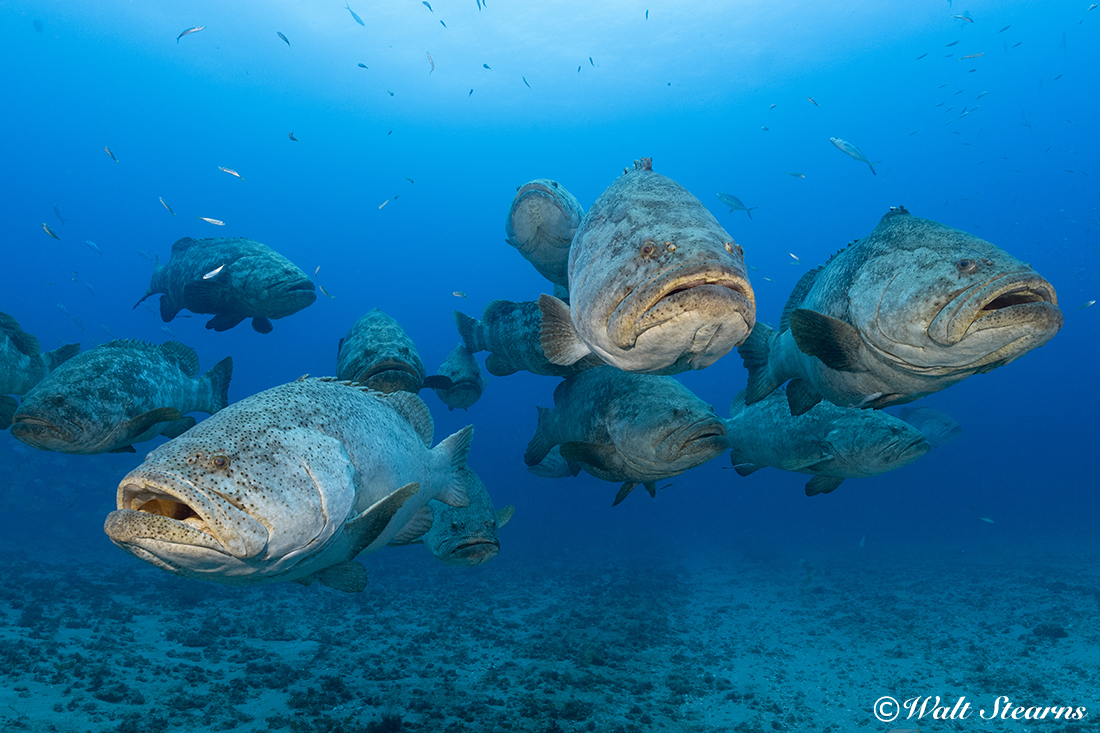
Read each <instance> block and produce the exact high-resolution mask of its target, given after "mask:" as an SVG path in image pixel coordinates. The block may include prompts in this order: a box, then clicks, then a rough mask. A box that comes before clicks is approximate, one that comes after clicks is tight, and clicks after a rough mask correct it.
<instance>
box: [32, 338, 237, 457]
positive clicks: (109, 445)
mask: <svg viewBox="0 0 1100 733" xmlns="http://www.w3.org/2000/svg"><path fill="white" fill-rule="evenodd" d="M232 371H233V360H232V358H231V357H226V358H225V359H223V360H222V361H221V362H219V363H218V364H216V365H215V366H214V367H213V368H212V369H211V370H210V371H209V372H207V373H206V374H204V375H203V376H201V377H199V376H198V373H199V360H198V356H196V355H195V352H194V351H193V350H192V349H190V348H188V347H187V346H184V345H183V344H181V343H179V342H176V341H168V342H166V343H164V344H161V345H159V346H158V345H156V344H150V343H147V342H144V341H124V340H115V341H111V342H109V343H106V344H104V345H102V346H99V347H97V348H95V349H92V350H91V351H85V352H84V353H82V354H78V355H77V356H75V357H73V358H72V359H69V360H68V361H66V362H65V363H64V364H62V365H61V366H59V367H58V368H57V369H54V370H53V371H52V372H50V374H49V375H48V376H47V377H46V378H45V379H43V380H42V381H41V382H39V383H38V384H37V385H36V386H35V387H34V389H32V390H31V391H30V392H28V393H27V394H26V396H25V397H24V398H23V403H22V404H21V405H20V407H19V411H18V412H17V413H16V414H15V417H14V419H13V422H12V427H11V434H12V436H13V437H15V438H17V439H19V440H21V441H23V442H24V443H26V444H27V445H31V446H34V447H35V448H38V449H40V450H51V451H58V452H60V453H72V454H79V455H91V454H96V453H109V452H133V450H134V448H133V444H134V443H140V442H143V441H146V440H152V439H153V438H154V437H156V436H157V435H167V436H168V437H175V436H176V435H179V434H180V433H182V432H183V431H184V430H187V429H188V428H189V427H191V426H193V425H194V424H195V419H194V418H193V417H184V415H186V414H187V413H189V412H205V413H207V414H212V413H215V412H217V411H218V410H220V409H222V408H223V407H225V406H226V405H227V404H228V399H227V395H226V391H227V389H228V387H229V379H230V376H231V375H232Z"/></svg>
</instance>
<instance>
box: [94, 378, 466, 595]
mask: <svg viewBox="0 0 1100 733" xmlns="http://www.w3.org/2000/svg"><path fill="white" fill-rule="evenodd" d="M433 429H434V428H433V424H432V417H431V414H430V413H429V412H428V408H427V406H425V405H424V401H423V400H421V399H420V398H419V397H417V396H416V395H413V394H409V393H407V392H394V393H392V394H383V393H381V392H374V391H372V390H370V389H368V388H366V387H362V386H360V385H353V384H350V383H348V382H340V381H336V380H333V379H329V378H322V379H305V378H303V379H299V380H298V381H296V382H291V383H289V384H284V385H281V386H279V387H274V388H272V389H269V390H267V391H265V392H260V393H259V394H255V395H252V396H251V397H247V398H245V399H243V400H241V401H240V402H236V403H234V404H232V405H230V406H229V407H227V408H226V409H224V410H222V411H221V412H219V413H218V414H216V415H214V416H213V417H211V418H209V419H206V420H203V421H202V422H201V423H199V424H198V425H197V426H195V427H194V428H193V429H192V430H189V431H187V432H186V433H184V434H183V435H181V436H180V437H178V438H176V439H175V440H173V441H170V442H168V443H165V444H164V445H162V446H160V447H158V448H157V449H155V450H154V451H153V452H152V453H150V454H149V456H148V457H147V458H146V459H145V462H144V463H142V464H141V465H140V466H138V467H137V468H136V469H134V470H133V471H131V472H130V473H128V474H127V475H126V476H125V477H124V478H123V479H122V482H121V483H120V484H119V487H118V493H117V499H116V501H117V506H118V509H117V510H116V511H114V512H111V514H110V515H109V516H108V517H107V520H106V522H105V523H104V527H103V528H104V531H105V532H106V533H107V535H108V536H109V537H110V538H111V541H112V542H114V543H115V544H116V545H118V546H119V547H121V548H123V549H124V550H126V551H127V552H129V553H131V554H132V555H134V556H135V557H137V558H139V559H141V560H144V561H146V562H148V563H151V564H153V565H155V566H156V567H159V568H161V569H163V570H166V571H168V572H171V573H175V574H177V575H182V576H185V577H189V578H198V579H202V580H209V581H213V582H216V583H222V584H225V585H255V584H260V583H274V582H279V581H287V580H292V581H296V582H298V583H301V584H303V585H309V584H310V583H312V582H314V581H317V582H320V583H322V584H323V585H328V586H330V587H333V588H336V589H338V590H342V591H346V592H358V591H362V590H363V589H364V588H366V584H367V576H366V570H365V569H364V568H363V566H362V565H361V564H360V563H358V562H356V561H354V559H353V558H355V557H356V556H357V555H361V554H369V553H372V552H375V551H376V550H379V549H382V548H383V547H385V546H386V545H387V544H388V543H390V542H394V543H397V544H407V543H409V542H412V541H414V540H416V539H417V538H418V537H419V536H421V535H422V534H423V527H424V524H425V521H426V520H427V519H429V518H430V517H431V510H430V509H428V507H427V504H428V502H430V501H432V500H433V499H438V500H439V501H442V502H443V503H445V504H450V505H451V506H456V507H457V506H466V505H467V503H468V501H467V499H466V494H465V483H464V481H463V479H462V478H461V477H460V476H459V473H460V471H461V470H462V469H463V468H465V466H466V455H467V453H468V452H469V450H470V440H471V438H472V437H473V426H468V427H465V428H463V429H462V430H460V431H458V432H457V433H455V434H454V435H452V436H450V437H449V438H447V439H446V440H444V441H443V442H441V443H440V444H439V445H437V446H436V447H435V448H429V445H430V444H431V440H432V432H433Z"/></svg>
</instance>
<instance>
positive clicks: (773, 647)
mask: <svg viewBox="0 0 1100 733" xmlns="http://www.w3.org/2000/svg"><path fill="white" fill-rule="evenodd" d="M406 550H409V548H401V549H400V550H393V551H390V550H387V551H386V553H385V554H386V555H387V558H386V559H387V561H386V562H385V563H381V562H378V563H375V562H372V561H373V560H374V558H373V557H372V558H368V559H367V563H366V564H367V566H368V569H369V570H370V573H371V584H370V587H369V588H368V589H367V591H366V592H364V593H361V594H356V595H345V594H342V593H339V592H336V591H333V590H331V589H328V588H324V587H321V586H318V585H313V586H310V587H308V588H307V587H302V586H299V585H297V584H279V585H269V586H261V587H253V588H226V587H221V586H217V585H212V584H207V583H201V582H197V581H189V580H183V579H180V578H175V577H172V576H170V575H168V574H166V573H162V572H160V571H157V570H155V569H152V568H149V567H146V566H144V565H142V564H140V563H138V562H137V561H133V560H130V559H128V558H125V559H123V560H120V561H119V562H118V563H99V564H90V563H89V564H75V565H73V564H70V565H64V564H50V563H46V562H41V561H38V560H35V559H32V558H29V557H27V556H26V555H22V554H19V553H8V554H4V555H0V573H2V575H0V680H2V684H0V730H3V731H19V730H26V731H65V732H66V733H67V732H69V731H72V732H74V733H76V732H92V731H133V732H144V731H226V730H233V731H271V730H274V731H280V730H282V731H347V732H349V733H350V732H360V731H375V732H381V731H397V730H403V731H456V732H457V731H736V732H739V733H740V732H745V733H759V732H762V731H822V732H830V731H837V732H840V731H856V730H867V731H887V730H906V729H910V730H916V729H920V730H921V731H925V730H927V731H937V730H956V731H967V730H980V731H986V730H989V731H1018V730H1019V731H1022V730H1041V731H1044V733H1047V732H1050V733H1078V732H1080V733H1088V732H1092V731H1100V722H1098V721H1100V619H1098V616H1100V614H1098V608H1100V564H1098V563H1097V562H1096V561H1095V559H1092V560H1085V559H1082V558H1081V557H1080V556H1074V555H1072V554H1065V555H1062V556H1058V557H1055V556H1052V557H1047V558H1043V559H1038V558H1035V557H1030V558H1028V560H1027V562H1021V561H1020V558H1012V559H1008V558H988V559H986V560H984V561H982V560H978V559H975V558H966V559H963V558H944V559H941V560H938V561H937V560H921V561H917V560H915V559H913V558H906V559H895V560H890V559H885V560H884V559H877V560H875V561H874V562H871V561H869V560H868V559H866V556H862V555H859V554H854V553H853V554H852V555H851V556H849V557H847V558H846V559H840V560H830V561H828V562H823V561H816V562H815V561H813V560H810V561H807V560H798V559H790V558H782V557H767V556H758V557H749V556H746V555H739V556H737V557H735V558H728V557H726V558H704V559H699V558H695V559H690V560H689V559H682V560H664V561H661V560H656V561H655V560H645V561H643V560H640V559H639V560H631V561H628V562H625V563H624V562H621V561H615V562H612V561H609V560H608V559H607V558H593V557H590V556H586V555H583V554H581V553H577V554H576V555H575V556H569V557H562V556H560V555H559V556H556V557H553V558H547V559H546V560H545V561H542V562H538V563H532V562H530V561H528V562H524V563H521V562H519V561H518V560H516V559H509V558H507V557H506V555H505V554H502V555H501V556H500V557H499V558H498V559H496V560H494V561H493V562H491V563H489V564H487V565H486V566H484V567H481V568H475V569H461V570H459V569H453V568H447V567H444V566H443V565H441V564H439V563H438V562H437V561H436V560H434V558H431V557H430V556H428V554H427V553H423V552H419V553H417V552H412V551H406ZM937 695H938V696H940V698H941V704H944V705H946V706H947V711H948V712H950V711H951V710H954V711H955V718H954V719H947V720H943V719H933V717H932V710H931V707H927V708H926V709H927V713H926V715H925V716H924V718H923V719H922V720H917V719H916V718H915V717H914V718H913V719H908V720H907V719H906V713H905V711H904V710H903V711H902V714H901V717H899V718H898V719H897V720H894V721H892V722H882V721H880V720H878V719H876V717H875V715H874V708H875V704H876V701H877V700H879V699H880V698H882V697H884V696H891V697H893V698H895V699H897V700H898V701H899V702H904V701H905V700H909V699H912V698H921V699H924V698H925V697H927V696H931V697H933V698H934V697H935V696H937ZM1000 696H1007V697H1008V699H1009V701H1010V702H1011V705H1012V706H1013V707H1011V708H1009V714H1008V716H1007V717H1005V718H1002V717H1000V716H998V717H997V719H995V720H985V719H982V718H981V716H980V713H979V710H980V709H984V711H985V714H986V715H987V716H988V715H990V714H991V713H992V711H993V710H994V705H995V704H996V700H997V698H998V697H1000ZM960 697H964V698H965V702H967V703H969V704H970V706H971V707H970V708H969V713H970V714H969V715H968V716H967V717H965V718H961V717H960V714H961V713H962V712H964V710H962V709H961V708H960V706H959V705H958V704H957V702H958V699H959V698H960ZM886 704H887V707H888V703H886ZM1017 705H1019V706H1022V707H1023V708H1027V707H1029V706H1036V707H1040V708H1042V707H1048V706H1049V707H1057V706H1069V707H1074V708H1076V707H1078V706H1080V707H1084V708H1086V709H1087V716H1088V717H1086V718H1084V719H1083V720H1079V721H1078V720H1073V721H1068V722H1067V721H1065V720H1063V719H1053V714H1048V716H1047V718H1046V719H1045V720H1042V721H1030V720H1028V721H1025V720H1012V718H1011V711H1012V710H1013V709H1014V707H1015V706H1017ZM998 709H999V710H1000V711H1001V712H1002V713H1003V710H1004V704H1003V702H1002V703H1000V704H999V706H998ZM942 713H943V711H941V714H942ZM1021 714H1022V713H1021Z"/></svg>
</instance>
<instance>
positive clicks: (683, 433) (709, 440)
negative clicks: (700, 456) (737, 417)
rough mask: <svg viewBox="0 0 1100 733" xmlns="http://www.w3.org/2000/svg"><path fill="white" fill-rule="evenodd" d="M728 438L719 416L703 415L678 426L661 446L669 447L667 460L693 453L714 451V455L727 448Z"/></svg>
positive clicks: (728, 445) (724, 425)
mask: <svg viewBox="0 0 1100 733" xmlns="http://www.w3.org/2000/svg"><path fill="white" fill-rule="evenodd" d="M730 446H731V443H730V439H729V438H728V437H726V423H725V422H724V421H723V420H722V419H721V418H719V417H717V416H715V417H705V418H703V419H701V420H697V421H695V422H693V423H690V424H688V425H685V426H684V427H682V428H678V429H676V430H674V431H672V432H671V433H669V434H668V436H666V437H665V439H664V440H662V441H661V447H662V448H671V449H672V450H671V455H670V457H669V459H668V460H675V458H676V457H678V456H684V455H691V454H695V453H709V452H714V453H715V454H716V455H717V454H718V453H721V452H722V451H725V450H729V448H730Z"/></svg>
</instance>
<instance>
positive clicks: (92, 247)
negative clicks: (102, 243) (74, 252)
mask: <svg viewBox="0 0 1100 733" xmlns="http://www.w3.org/2000/svg"><path fill="white" fill-rule="evenodd" d="M84 244H86V245H88V249H90V250H92V251H94V252H98V253H99V254H103V250H101V249H100V248H99V246H98V245H96V243H95V242H93V241H92V240H90V239H85V240H84Z"/></svg>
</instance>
